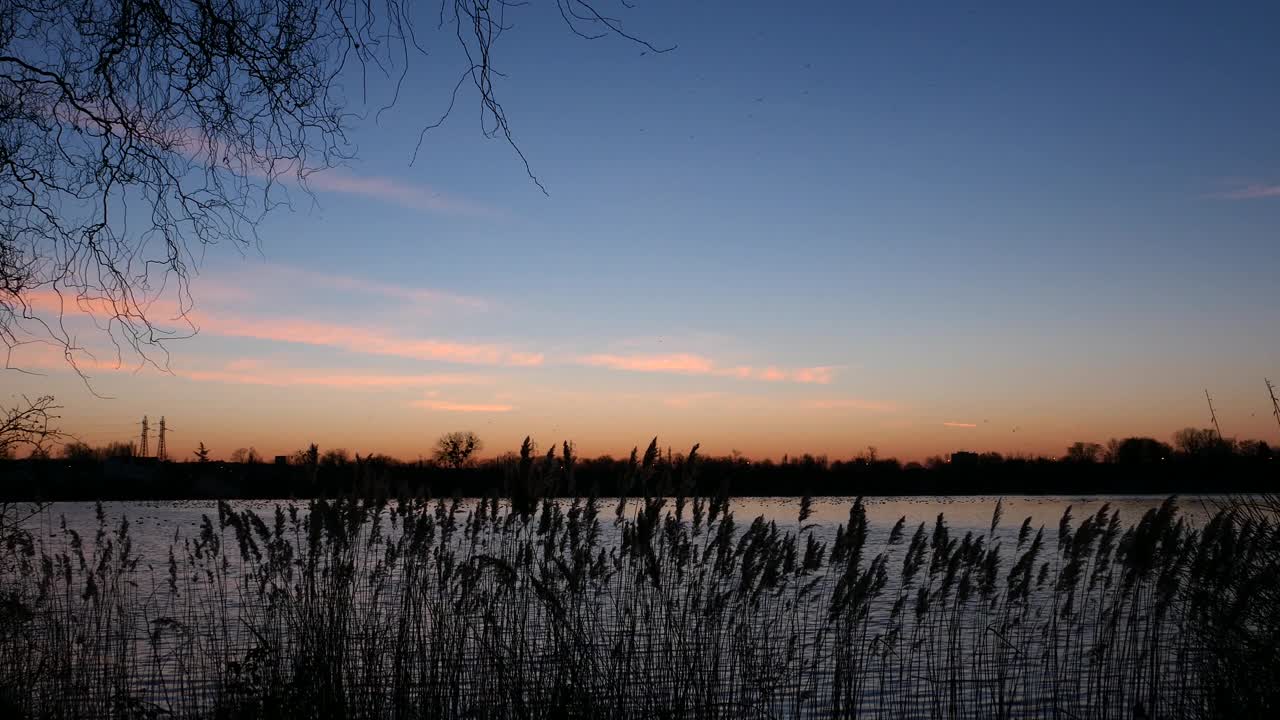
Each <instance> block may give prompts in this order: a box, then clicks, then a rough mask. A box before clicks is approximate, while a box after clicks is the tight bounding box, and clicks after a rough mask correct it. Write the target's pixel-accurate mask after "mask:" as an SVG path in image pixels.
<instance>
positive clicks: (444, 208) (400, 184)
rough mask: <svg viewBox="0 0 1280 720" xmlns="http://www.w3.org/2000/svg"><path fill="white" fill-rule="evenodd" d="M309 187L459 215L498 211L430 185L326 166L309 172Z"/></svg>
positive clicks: (492, 213)
mask: <svg viewBox="0 0 1280 720" xmlns="http://www.w3.org/2000/svg"><path fill="white" fill-rule="evenodd" d="M306 184H307V187H308V188H311V189H315V190H321V191H328V192H339V193H344V194H347V195H358V196H360V197H367V198H373V199H375V200H379V201H382V202H387V203H393V204H396V205H400V206H402V207H407V208H409V209H412V210H428V211H431V212H444V213H451V214H457V215H496V214H498V213H497V212H496V211H495V210H492V209H490V208H486V207H484V206H482V205H478V204H476V203H473V202H470V201H467V200H462V199H460V198H456V197H452V196H450V195H446V194H444V193H441V192H440V191H438V190H435V189H434V188H431V187H429V186H427V185H418V184H415V183H409V182H405V181H403V180H397V179H395V178H389V177H381V176H377V175H371V176H358V175H350V174H348V173H346V172H344V171H341V170H325V171H321V172H315V173H312V174H310V175H308V176H307V181H306Z"/></svg>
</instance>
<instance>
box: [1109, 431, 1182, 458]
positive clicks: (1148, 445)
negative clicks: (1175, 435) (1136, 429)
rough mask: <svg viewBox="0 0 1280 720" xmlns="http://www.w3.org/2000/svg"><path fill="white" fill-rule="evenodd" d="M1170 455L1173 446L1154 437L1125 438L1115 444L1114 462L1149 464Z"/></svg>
mask: <svg viewBox="0 0 1280 720" xmlns="http://www.w3.org/2000/svg"><path fill="white" fill-rule="evenodd" d="M1171 455H1173V448H1172V447H1171V446H1169V445H1167V444H1166V443H1162V442H1160V441H1159V440H1156V439H1154V438H1146V437H1134V438H1125V439H1124V440H1122V441H1120V443H1119V445H1117V446H1116V462H1118V463H1120V464H1122V465H1151V464H1154V463H1158V462H1162V461H1164V460H1167V459H1168V458H1169V457H1170V456H1171Z"/></svg>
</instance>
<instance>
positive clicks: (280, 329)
mask: <svg viewBox="0 0 1280 720" xmlns="http://www.w3.org/2000/svg"><path fill="white" fill-rule="evenodd" d="M191 319H192V321H193V322H195V324H196V325H197V327H199V328H200V330H201V331H203V332H208V333H212V334H215V335H223V336H230V337H247V338H255V339H259V340H271V341H275V342H288V343H298V344H303V345H315V346H322V347H331V348H336V349H339V350H346V351H349V352H356V353H363V354H366V355H388V356H394V357H404V358H410V359H414V360H441V361H445V362H453V363H460V364H467V365H507V366H513V367H533V366H537V365H541V364H542V363H543V362H544V360H545V358H544V356H543V355H542V353H537V352H528V351H516V350H512V349H510V348H508V347H506V346H504V345H498V344H492V343H470V342H459V341H454V340H441V339H417V338H407V337H401V336H398V335H395V334H391V333H388V332H380V331H376V330H369V329H366V328H362V327H359V326H355V325H341V324H333V323H320V322H311V321H308V320H299V319H284V318H275V319H267V318H238V317H233V316H227V315H203V314H193V315H192V317H191Z"/></svg>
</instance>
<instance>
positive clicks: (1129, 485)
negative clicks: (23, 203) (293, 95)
mask: <svg viewBox="0 0 1280 720" xmlns="http://www.w3.org/2000/svg"><path fill="white" fill-rule="evenodd" d="M233 455H234V457H235V459H236V460H237V461H236V462H224V461H216V460H211V459H209V452H208V450H206V449H205V448H204V446H203V444H202V445H201V449H200V450H199V451H197V452H196V453H195V454H194V456H193V457H192V459H191V460H189V461H182V462H174V461H160V460H157V459H155V458H143V457H137V456H135V455H134V451H133V447H132V446H131V445H129V444H127V443H115V444H113V445H111V446H107V447H103V448H90V447H88V446H85V445H83V444H72V445H69V446H67V447H65V448H64V449H63V451H62V452H61V453H60V457H56V458H55V457H49V456H47V455H40V454H36V455H33V456H32V457H29V458H26V459H21V460H17V459H8V460H0V477H3V478H4V480H3V481H0V499H4V500H90V499H92V500H135V499H173V500H178V499H201V498H226V499H230V498H244V499H255V498H258V499H266V498H290V497H294V498H299V497H338V496H353V495H354V496H363V497H442V496H450V495H461V496H469V497H485V496H502V497H510V498H513V499H516V500H528V499H534V498H537V497H543V496H587V495H596V496H621V495H698V494H701V495H734V496H801V495H805V494H813V495H847V496H852V495H966V494H984V495H985V494H992V495H1005V494H1024V493H1025V494H1114V493H1120V494H1125V493H1135V494H1148V493H1155V494H1170V493H1255V492H1275V491H1276V489H1277V482H1276V481H1277V479H1280V478H1278V476H1280V460H1277V459H1276V458H1277V456H1278V455H1280V448H1272V447H1271V446H1270V445H1268V444H1267V443H1265V442H1263V441H1244V442H1237V441H1235V440H1230V439H1222V438H1220V437H1218V436H1217V434H1216V433H1214V432H1213V431H1210V430H1199V429H1194V428H1188V429H1186V430H1183V431H1180V432H1178V433H1176V434H1175V435H1174V443H1173V444H1169V443H1164V442H1161V441H1159V440H1155V439H1153V438H1127V439H1124V440H1113V441H1111V442H1109V443H1107V444H1106V445H1103V444H1097V443H1075V444H1074V445H1072V446H1071V447H1069V448H1067V451H1066V452H1065V453H1064V455H1063V456H1061V457H1059V458H1046V457H1026V456H1003V455H1001V454H999V453H994V452H984V453H975V452H967V451H958V452H955V453H952V454H951V455H950V457H949V458H945V459H944V458H942V457H940V456H935V457H932V458H929V459H928V460H926V461H925V462H923V463H917V462H908V463H903V462H900V461H898V460H896V459H893V458H888V459H885V458H881V457H879V455H878V453H877V452H876V451H875V449H874V448H868V449H867V450H866V451H864V452H862V453H860V454H858V455H857V456H855V457H854V458H852V459H848V460H830V459H828V458H827V457H826V456H814V455H807V454H806V455H800V456H784V457H783V459H782V460H781V461H773V460H768V459H766V460H752V459H749V458H747V457H745V456H742V455H740V454H738V453H735V454H734V455H732V456H723V457H703V456H701V455H700V454H699V453H698V446H696V445H695V446H694V447H693V449H692V450H691V451H690V452H675V451H673V450H672V449H670V448H664V447H663V446H661V445H660V443H659V441H658V439H657V438H655V439H654V440H653V441H652V442H651V443H650V444H649V445H648V447H647V449H646V450H645V451H643V452H641V451H640V450H639V448H638V447H637V448H636V449H633V450H632V452H631V454H630V456H629V457H626V458H614V457H611V456H609V455H603V456H600V457H596V458H581V457H578V456H577V454H576V452H575V451H574V449H573V446H572V445H571V444H570V443H567V442H566V443H562V444H560V445H556V446H552V447H550V448H548V449H547V450H546V451H539V450H538V448H537V447H536V446H535V445H534V443H533V442H532V441H530V440H529V439H528V438H526V439H525V442H524V444H523V446H522V447H521V449H520V451H519V452H509V453H505V454H503V455H499V456H497V457H494V458H489V459H483V460H475V459H472V458H470V457H461V458H460V457H458V456H457V455H454V456H451V457H450V456H444V455H440V454H439V453H437V459H432V460H417V461H411V462H405V461H400V460H396V459H394V458H391V457H388V456H385V455H376V454H369V455H364V456H362V455H360V454H359V453H355V454H352V453H349V452H348V451H346V450H343V449H333V450H327V451H323V452H321V451H320V449H319V448H318V447H317V446H315V445H312V446H310V447H309V448H307V449H305V450H299V451H298V452H296V453H294V454H292V455H289V456H278V457H276V458H274V459H273V460H272V461H270V462H265V461H263V460H262V459H261V458H260V456H259V455H258V454H257V452H256V451H253V450H248V451H244V450H237V451H236V452H235V453H233Z"/></svg>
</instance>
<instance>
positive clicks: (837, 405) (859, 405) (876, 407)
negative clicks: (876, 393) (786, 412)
mask: <svg viewBox="0 0 1280 720" xmlns="http://www.w3.org/2000/svg"><path fill="white" fill-rule="evenodd" d="M808 407H809V408H811V409H814V410H871V411H873V412H895V411H896V410H897V409H898V406H896V405H894V404H893V403H887V402H879V401H876V400H862V399H859V398H831V399H827V400H814V401H813V402H811V403H809V405H808Z"/></svg>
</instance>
